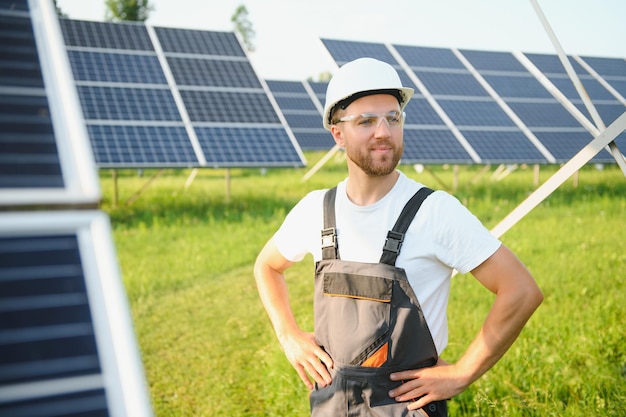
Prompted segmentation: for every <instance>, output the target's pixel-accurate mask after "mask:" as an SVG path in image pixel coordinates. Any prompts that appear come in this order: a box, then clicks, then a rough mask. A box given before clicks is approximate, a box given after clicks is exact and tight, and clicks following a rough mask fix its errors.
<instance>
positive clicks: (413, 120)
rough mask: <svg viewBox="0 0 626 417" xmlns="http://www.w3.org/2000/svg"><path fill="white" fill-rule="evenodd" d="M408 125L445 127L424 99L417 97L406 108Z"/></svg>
mask: <svg viewBox="0 0 626 417" xmlns="http://www.w3.org/2000/svg"><path fill="white" fill-rule="evenodd" d="M405 111H406V121H405V124H406V125H425V126H443V125H444V122H443V120H441V117H439V115H438V114H437V113H436V112H435V110H434V109H433V108H432V106H431V105H430V104H429V103H428V101H426V99H424V98H420V97H415V96H413V98H412V99H411V101H409V104H407V106H406V107H405Z"/></svg>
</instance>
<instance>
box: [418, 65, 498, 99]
mask: <svg viewBox="0 0 626 417" xmlns="http://www.w3.org/2000/svg"><path fill="white" fill-rule="evenodd" d="M415 74H416V75H417V76H418V77H419V79H420V80H421V81H422V83H423V84H424V86H425V87H426V88H427V89H428V91H429V92H430V93H431V94H432V95H434V96H437V95H447V96H473V97H488V94H487V91H486V90H485V89H484V88H483V87H482V86H481V85H480V84H479V83H478V81H477V80H476V78H474V76H473V75H471V74H470V73H469V72H466V73H465V74H460V73H444V72H431V71H420V70H415Z"/></svg>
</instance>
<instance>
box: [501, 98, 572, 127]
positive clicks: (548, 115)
mask: <svg viewBox="0 0 626 417" xmlns="http://www.w3.org/2000/svg"><path fill="white" fill-rule="evenodd" d="M507 104H508V105H509V107H510V108H511V109H512V110H513V111H514V112H515V113H516V114H517V116H518V117H519V118H520V119H521V120H522V121H523V122H524V124H525V125H526V126H528V127H529V128H531V129H534V128H545V127H556V128H564V127H580V123H578V121H576V119H575V118H574V116H572V115H571V114H570V113H569V112H567V110H565V108H564V107H563V106H562V105H561V104H560V103H558V102H557V101H553V102H547V101H546V102H526V101H511V100H508V101H507Z"/></svg>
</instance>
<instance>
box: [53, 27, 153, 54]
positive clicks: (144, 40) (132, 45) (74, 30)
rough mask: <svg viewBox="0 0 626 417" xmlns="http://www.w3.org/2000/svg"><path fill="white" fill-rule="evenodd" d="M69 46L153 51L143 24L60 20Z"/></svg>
mask: <svg viewBox="0 0 626 417" xmlns="http://www.w3.org/2000/svg"><path fill="white" fill-rule="evenodd" d="M59 23H60V24H61V31H62V32H63V37H64V38H65V44H66V45H67V46H82V47H88V48H99V49H121V50H128V51H152V52H154V47H153V46H152V41H151V40H150V36H149V35H148V31H147V29H146V27H145V26H144V25H143V23H130V22H118V23H105V22H88V21H83V20H70V19H59Z"/></svg>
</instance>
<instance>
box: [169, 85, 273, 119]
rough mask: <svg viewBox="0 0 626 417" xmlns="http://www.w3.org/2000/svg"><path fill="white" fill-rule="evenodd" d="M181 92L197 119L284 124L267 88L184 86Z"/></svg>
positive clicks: (191, 113) (193, 116)
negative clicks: (233, 89)
mask: <svg viewBox="0 0 626 417" xmlns="http://www.w3.org/2000/svg"><path fill="white" fill-rule="evenodd" d="M180 94H181V96H182V98H183V101H184V102H185V105H186V107H187V111H188V113H189V117H190V118H191V120H192V121H193V122H213V123H230V124H236V125H242V124H250V123H252V124H255V123H270V124H272V123H276V124H280V119H279V118H278V115H277V114H276V111H275V110H274V108H273V107H272V105H271V103H270V101H269V99H268V97H267V96H266V95H265V93H263V92H260V93H240V92H226V91H198V90H181V92H180Z"/></svg>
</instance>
